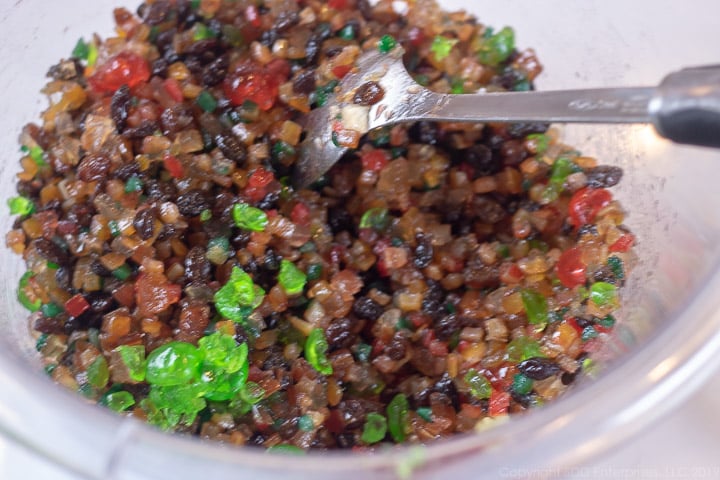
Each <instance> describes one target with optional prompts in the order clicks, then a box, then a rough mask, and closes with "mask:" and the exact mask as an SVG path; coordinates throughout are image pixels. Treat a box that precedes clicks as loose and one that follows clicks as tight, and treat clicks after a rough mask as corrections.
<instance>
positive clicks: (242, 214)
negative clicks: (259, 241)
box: [232, 203, 268, 232]
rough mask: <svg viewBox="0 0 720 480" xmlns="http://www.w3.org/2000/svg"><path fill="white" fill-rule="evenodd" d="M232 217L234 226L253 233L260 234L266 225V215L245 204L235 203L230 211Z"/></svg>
mask: <svg viewBox="0 0 720 480" xmlns="http://www.w3.org/2000/svg"><path fill="white" fill-rule="evenodd" d="M232 217H233V220H234V221H235V225H237V226H238V227H240V228H242V229H245V230H251V231H253V232H262V231H263V230H265V227H267V224H268V217H267V214H266V213H265V212H263V211H262V210H260V209H259V208H255V207H253V206H250V205H248V204H247V203H236V204H235V205H234V206H233V209H232Z"/></svg>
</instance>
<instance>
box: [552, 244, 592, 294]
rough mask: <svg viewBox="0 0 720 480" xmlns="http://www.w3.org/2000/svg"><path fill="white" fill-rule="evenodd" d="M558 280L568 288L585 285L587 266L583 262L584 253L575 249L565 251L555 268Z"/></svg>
mask: <svg viewBox="0 0 720 480" xmlns="http://www.w3.org/2000/svg"><path fill="white" fill-rule="evenodd" d="M555 271H556V273H557V276H558V279H559V280H560V283H562V284H563V285H564V286H565V287H567V288H574V287H577V286H578V285H584V284H585V264H584V263H583V261H582V252H581V251H580V249H579V248H577V247H573V248H569V249H567V250H565V251H564V252H563V254H562V255H560V259H558V262H557V265H556V267H555Z"/></svg>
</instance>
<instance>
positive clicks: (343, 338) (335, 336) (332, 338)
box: [325, 318, 355, 351]
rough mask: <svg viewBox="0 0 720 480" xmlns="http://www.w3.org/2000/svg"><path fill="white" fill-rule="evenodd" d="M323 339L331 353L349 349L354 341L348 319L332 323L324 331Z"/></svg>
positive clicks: (350, 323)
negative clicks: (324, 338) (325, 339)
mask: <svg viewBox="0 0 720 480" xmlns="http://www.w3.org/2000/svg"><path fill="white" fill-rule="evenodd" d="M325 337H326V338H327V341H328V346H329V347H330V350H331V351H333V350H339V349H341V348H348V347H350V346H351V345H352V344H353V343H354V341H355V334H353V332H352V322H351V321H350V319H348V318H340V319H338V320H335V321H333V323H331V324H330V325H329V326H328V327H327V329H326V330H325Z"/></svg>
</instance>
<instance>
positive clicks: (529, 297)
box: [520, 288, 548, 325]
mask: <svg viewBox="0 0 720 480" xmlns="http://www.w3.org/2000/svg"><path fill="white" fill-rule="evenodd" d="M520 297H521V298H522V303H523V307H525V313H526V314H527V318H528V322H530V323H531V324H533V325H544V324H546V323H547V320H548V305H547V299H546V298H545V296H544V295H542V294H540V293H538V292H536V291H535V290H530V289H527V288H526V289H523V290H522V291H520Z"/></svg>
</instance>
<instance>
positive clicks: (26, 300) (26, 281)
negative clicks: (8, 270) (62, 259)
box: [17, 271, 42, 312]
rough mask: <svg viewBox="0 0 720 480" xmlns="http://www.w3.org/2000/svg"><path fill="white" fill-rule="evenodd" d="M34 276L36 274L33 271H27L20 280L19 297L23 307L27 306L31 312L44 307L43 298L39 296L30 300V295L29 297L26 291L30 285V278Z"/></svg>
mask: <svg viewBox="0 0 720 480" xmlns="http://www.w3.org/2000/svg"><path fill="white" fill-rule="evenodd" d="M33 276H35V274H34V273H33V272H31V271H27V272H25V273H24V274H23V276H22V277H20V281H19V282H18V289H17V298H18V301H19V302H20V303H21V304H22V306H23V307H25V308H27V309H28V310H30V311H31V312H37V311H38V310H40V308H41V307H42V300H40V299H39V298H36V299H35V300H30V297H28V294H27V292H26V288H27V287H28V285H30V279H31V278H32V277H33Z"/></svg>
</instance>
